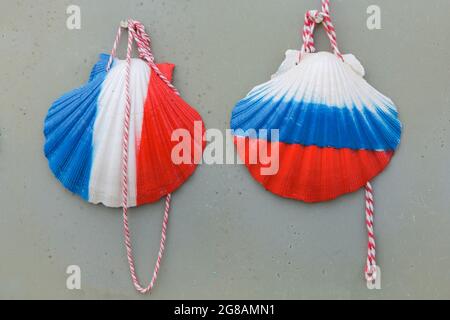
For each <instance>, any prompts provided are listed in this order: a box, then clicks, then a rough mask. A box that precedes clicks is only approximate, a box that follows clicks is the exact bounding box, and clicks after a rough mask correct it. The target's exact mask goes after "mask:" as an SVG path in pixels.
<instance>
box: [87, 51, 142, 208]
mask: <svg viewBox="0 0 450 320" xmlns="http://www.w3.org/2000/svg"><path fill="white" fill-rule="evenodd" d="M125 75H126V62H125V61H123V60H118V59H115V60H114V65H113V67H112V68H111V70H110V71H109V73H108V75H107V76H106V79H105V81H104V83H103V88H102V92H101V93H100V96H99V103H98V111H97V118H96V122H95V126H94V135H93V136H94V138H93V144H94V146H93V149H94V151H93V158H94V159H93V165H92V171H91V177H90V183H89V201H90V202H93V203H103V204H104V205H106V206H108V207H120V206H121V204H122V190H121V179H122V175H121V172H122V137H123V125H124V118H125V113H124V110H125ZM149 81H150V68H149V66H148V65H147V64H146V63H145V62H144V61H142V60H141V59H133V60H132V64H131V76H130V96H131V119H130V137H129V139H130V143H129V150H128V179H129V181H128V185H129V188H128V205H129V206H130V207H134V206H136V204H137V194H136V189H137V187H136V185H137V182H136V171H137V170H136V165H137V160H136V152H137V146H138V144H139V140H140V138H141V133H142V122H143V117H144V103H145V99H146V98H147V92H148V85H149Z"/></svg>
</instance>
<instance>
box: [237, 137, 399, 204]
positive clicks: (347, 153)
mask: <svg viewBox="0 0 450 320" xmlns="http://www.w3.org/2000/svg"><path fill="white" fill-rule="evenodd" d="M244 140H245V141H244ZM250 142H252V143H250ZM262 143H264V144H262ZM235 144H236V145H237V147H238V152H239V155H240V157H241V159H242V161H243V162H245V164H246V166H247V168H248V169H249V171H250V173H251V175H252V176H253V177H254V178H255V179H256V180H257V181H258V182H259V183H261V184H262V185H263V186H264V187H265V188H266V189H267V190H268V191H270V192H272V193H274V194H277V195H279V196H282V197H285V198H292V199H297V200H302V201H305V202H322V201H329V200H333V199H335V198H337V197H339V196H341V195H344V194H347V193H351V192H355V191H357V190H359V189H361V188H362V187H364V186H365V185H366V183H367V182H368V181H370V180H372V179H373V178H374V177H376V176H377V175H378V174H380V173H381V172H382V171H383V170H384V169H385V168H386V166H387V165H388V164H389V162H390V160H391V158H392V156H393V154H394V153H393V152H384V151H381V152H378V151H367V150H352V149H335V148H319V147H316V146H308V147H305V146H302V145H297V144H286V143H281V142H280V143H278V145H279V152H280V153H279V159H280V161H279V171H278V173H277V174H275V175H272V176H264V175H262V174H261V169H263V168H267V167H269V166H268V165H262V164H261V159H258V161H257V162H256V163H255V161H253V162H251V159H250V157H249V150H250V149H251V148H256V147H257V148H258V149H259V148H261V147H264V146H267V149H268V150H267V151H268V152H267V153H268V155H269V157H270V156H271V154H272V153H271V147H270V146H271V143H267V142H266V141H262V140H249V138H243V137H235ZM266 160H267V159H266ZM263 162H265V161H263ZM265 163H267V162H265Z"/></svg>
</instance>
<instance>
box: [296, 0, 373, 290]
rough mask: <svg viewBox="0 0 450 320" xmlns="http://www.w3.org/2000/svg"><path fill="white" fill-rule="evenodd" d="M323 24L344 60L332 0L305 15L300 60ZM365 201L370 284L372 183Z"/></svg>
mask: <svg viewBox="0 0 450 320" xmlns="http://www.w3.org/2000/svg"><path fill="white" fill-rule="evenodd" d="M321 23H322V24H323V26H324V28H325V31H326V33H327V36H328V39H329V40H330V44H331V47H332V49H333V52H334V54H335V55H336V56H337V57H339V59H341V60H342V61H343V60H344V58H343V56H342V54H341V51H340V50H339V47H338V44H337V37H336V29H335V28H334V25H333V23H332V21H331V16H330V0H322V9H321V11H318V10H310V11H308V12H306V14H305V24H304V27H303V32H302V38H303V46H302V49H301V51H300V57H299V59H300V60H301V59H302V56H303V54H305V53H314V52H316V48H315V44H314V30H315V28H316V25H317V24H321ZM365 200H366V226H367V234H368V254H367V263H366V266H365V270H364V274H365V278H366V280H367V281H368V282H373V281H375V280H376V279H377V264H376V243H375V232H374V197H373V189H372V185H371V184H370V182H368V183H367V185H366V186H365Z"/></svg>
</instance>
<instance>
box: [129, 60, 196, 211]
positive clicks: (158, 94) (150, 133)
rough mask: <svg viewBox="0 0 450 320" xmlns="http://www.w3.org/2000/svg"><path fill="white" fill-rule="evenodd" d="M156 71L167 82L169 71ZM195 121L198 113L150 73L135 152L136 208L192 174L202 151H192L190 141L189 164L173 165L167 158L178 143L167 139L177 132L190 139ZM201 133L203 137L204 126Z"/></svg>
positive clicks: (162, 67)
mask: <svg viewBox="0 0 450 320" xmlns="http://www.w3.org/2000/svg"><path fill="white" fill-rule="evenodd" d="M159 68H160V70H161V72H163V73H165V75H166V76H167V78H168V79H170V78H171V73H172V71H173V67H171V66H170V65H166V66H159ZM168 71H169V73H167V72H168ZM195 121H201V122H202V118H201V117H200V115H199V114H198V112H197V111H195V110H194V109H193V108H192V107H190V106H189V105H188V104H187V103H186V102H185V101H184V100H183V99H181V97H179V96H178V95H177V94H176V93H175V92H174V91H173V90H172V89H171V88H169V87H168V86H167V84H166V83H164V82H163V80H162V79H161V78H160V77H159V76H158V75H157V74H156V72H152V74H151V77H150V83H149V89H148V95H147V100H146V102H145V105H144V120H143V125H142V137H141V141H140V143H139V147H138V152H137V203H138V205H142V204H146V203H152V202H155V201H158V200H159V199H161V198H162V197H164V196H166V195H167V194H169V193H172V192H173V191H175V190H176V189H178V188H179V187H180V186H181V185H182V184H183V183H184V182H185V181H186V180H187V179H188V178H189V177H190V176H191V175H192V174H193V173H194V171H195V169H196V165H195V164H194V161H193V160H194V153H195V152H200V153H201V152H202V150H195V145H194V141H192V148H191V159H192V164H181V165H176V164H174V163H173V162H172V158H171V155H172V149H173V148H174V147H175V145H177V144H178V142H172V141H171V138H172V133H173V131H174V130H176V129H181V128H183V129H187V130H188V131H189V133H190V134H191V136H192V137H194V122H195ZM202 124H203V122H202ZM202 130H203V131H202V134H203V133H204V131H205V128H204V125H203V126H202ZM204 146H205V145H204V144H203V146H202V147H203V148H204Z"/></svg>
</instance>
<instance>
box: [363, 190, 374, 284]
mask: <svg viewBox="0 0 450 320" xmlns="http://www.w3.org/2000/svg"><path fill="white" fill-rule="evenodd" d="M365 189H366V226H367V236H368V239H369V240H368V245H367V247H368V248H367V251H368V252H367V263H366V268H365V270H364V273H365V276H366V280H367V281H368V282H374V281H375V280H376V279H377V262H376V250H375V249H376V243H375V231H374V212H375V209H374V196H373V188H372V185H371V183H370V182H368V183H367V185H366V188H365Z"/></svg>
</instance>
